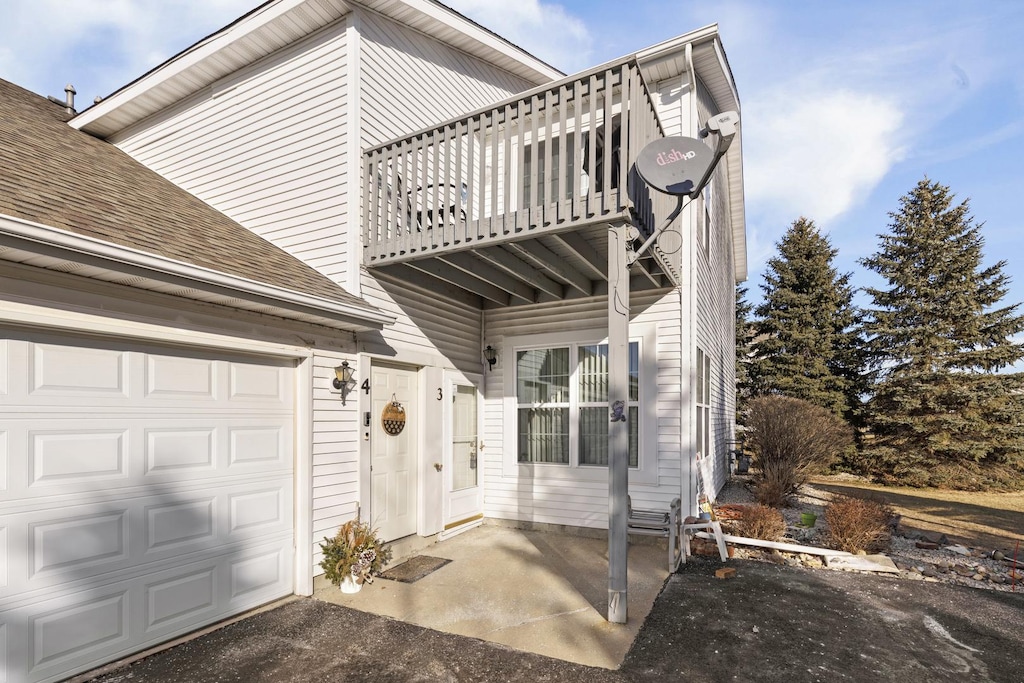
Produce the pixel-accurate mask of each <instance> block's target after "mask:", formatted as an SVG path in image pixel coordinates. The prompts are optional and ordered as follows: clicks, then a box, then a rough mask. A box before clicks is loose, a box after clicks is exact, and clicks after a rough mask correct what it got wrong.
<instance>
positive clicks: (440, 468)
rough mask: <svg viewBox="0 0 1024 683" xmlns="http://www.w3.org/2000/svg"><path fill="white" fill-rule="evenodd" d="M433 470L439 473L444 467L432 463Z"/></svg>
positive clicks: (437, 463)
mask: <svg viewBox="0 0 1024 683" xmlns="http://www.w3.org/2000/svg"><path fill="white" fill-rule="evenodd" d="M434 469H435V470H437V471H438V472H440V471H441V470H443V469H444V465H442V464H441V463H439V462H435V463H434Z"/></svg>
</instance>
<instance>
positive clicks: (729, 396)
mask: <svg viewBox="0 0 1024 683" xmlns="http://www.w3.org/2000/svg"><path fill="white" fill-rule="evenodd" d="M697 112H698V117H699V120H700V122H701V123H702V124H703V123H704V122H705V121H707V120H708V118H710V117H711V116H714V115H715V114H718V113H719V110H718V108H717V107H716V105H715V103H714V101H713V99H712V98H711V94H710V92H709V91H708V89H707V88H706V87H705V86H704V84H703V82H701V81H700V80H699V79H698V81H697ZM711 183H712V184H713V187H711V189H710V190H708V192H707V193H706V194H705V198H706V199H707V205H706V211H707V216H706V219H707V221H708V224H709V227H710V230H709V231H708V237H707V240H706V247H705V248H704V250H699V251H698V254H697V255H696V258H695V259H694V260H693V263H694V266H695V272H694V274H693V276H694V286H695V287H696V311H695V313H696V330H697V335H696V339H695V340H694V342H695V344H696V345H697V346H698V347H699V348H701V349H704V350H705V351H706V355H707V358H708V359H709V360H710V363H711V373H710V379H711V382H710V387H709V388H710V410H711V414H710V423H711V433H710V434H709V440H710V443H709V444H708V445H707V447H706V450H707V451H708V453H707V455H708V456H709V457H711V458H712V461H711V462H712V465H713V467H712V471H713V473H714V474H713V478H714V482H713V487H714V492H717V491H718V490H720V489H721V487H722V486H724V485H725V482H726V479H727V477H728V451H729V443H730V442H732V441H733V439H734V438H735V436H734V429H735V421H736V369H735V354H734V352H733V345H734V343H735V338H736V337H735V324H736V316H735V312H734V311H735V303H736V281H735V276H734V264H733V259H732V244H731V235H732V227H731V225H730V224H729V213H728V211H727V207H726V205H725V201H726V198H727V197H728V192H726V187H727V185H728V173H727V170H726V167H725V165H724V164H719V166H718V168H717V169H716V170H715V173H714V175H713V176H712V179H711ZM700 220H704V219H700ZM694 360H695V362H696V358H695V359H694ZM696 370H698V371H699V368H696Z"/></svg>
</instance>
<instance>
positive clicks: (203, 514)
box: [145, 496, 217, 557]
mask: <svg viewBox="0 0 1024 683" xmlns="http://www.w3.org/2000/svg"><path fill="white" fill-rule="evenodd" d="M216 510H217V498H216V496H209V497H202V498H198V499H195V500H189V501H184V502H177V501H175V502H173V503H167V504H163V505H149V506H146V509H145V519H146V550H145V552H146V554H147V555H149V556H150V557H152V556H153V555H154V554H158V553H162V552H164V551H168V550H176V551H179V550H183V549H185V548H183V546H185V547H188V546H192V547H193V548H196V547H197V546H198V547H202V546H203V545H204V544H210V543H213V542H214V541H216V536H217V515H216Z"/></svg>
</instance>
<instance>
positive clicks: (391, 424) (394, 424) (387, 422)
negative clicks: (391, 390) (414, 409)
mask: <svg viewBox="0 0 1024 683" xmlns="http://www.w3.org/2000/svg"><path fill="white" fill-rule="evenodd" d="M380 426H381V427H383V428H384V431H385V432H386V433H387V434H390V435H391V436H398V435H399V434H401V433H402V430H403V429H405V408H403V407H402V404H401V403H399V402H398V401H397V400H395V395H394V394H392V395H391V402H390V403H388V404H387V405H386V406H384V410H382V411H381V414H380Z"/></svg>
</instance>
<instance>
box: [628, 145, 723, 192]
mask: <svg viewBox="0 0 1024 683" xmlns="http://www.w3.org/2000/svg"><path fill="white" fill-rule="evenodd" d="M715 161H716V159H715V155H714V153H713V152H712V151H711V150H710V149H708V146H707V145H705V144H704V143H703V142H701V141H700V140H696V139H694V138H686V137H671V138H662V139H660V140H655V141H654V142H652V143H650V144H648V145H647V146H646V147H644V148H643V149H642V150H640V155H639V156H638V157H637V160H636V170H637V172H638V173H639V174H640V177H641V178H643V179H644V182H645V183H647V184H648V185H650V186H651V187H653V188H654V189H655V190H658V191H659V192H664V193H665V194H671V195H675V196H677V197H678V196H683V195H690V194H692V193H693V192H694V190H696V189H697V188H698V185H699V184H700V182H701V180H703V179H704V176H705V174H706V173H707V171H708V169H709V168H711V166H712V164H714V163H715Z"/></svg>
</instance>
